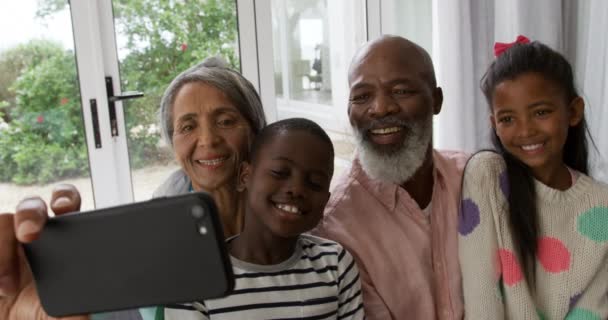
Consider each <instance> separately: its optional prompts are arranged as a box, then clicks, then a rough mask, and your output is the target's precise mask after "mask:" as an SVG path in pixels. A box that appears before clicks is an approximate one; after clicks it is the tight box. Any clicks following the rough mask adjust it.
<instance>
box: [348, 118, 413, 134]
mask: <svg viewBox="0 0 608 320" xmlns="http://www.w3.org/2000/svg"><path fill="white" fill-rule="evenodd" d="M412 122H414V121H413V120H411V121H406V120H402V119H399V118H397V117H394V116H388V117H384V118H381V119H372V120H371V121H369V122H368V123H366V124H365V125H363V126H361V127H359V128H358V131H359V133H361V134H362V135H368V134H369V131H370V130H372V129H376V128H381V127H388V126H395V127H403V128H405V129H406V130H408V131H411V130H412V129H413V126H414V125H413V124H412Z"/></svg>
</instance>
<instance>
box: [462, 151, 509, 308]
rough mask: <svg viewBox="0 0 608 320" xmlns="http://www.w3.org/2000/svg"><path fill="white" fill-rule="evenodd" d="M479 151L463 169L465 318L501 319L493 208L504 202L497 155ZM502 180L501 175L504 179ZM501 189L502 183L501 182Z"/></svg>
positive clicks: (499, 278) (500, 290) (496, 241)
mask: <svg viewBox="0 0 608 320" xmlns="http://www.w3.org/2000/svg"><path fill="white" fill-rule="evenodd" d="M498 157H499V156H498V155H496V154H493V153H488V152H484V153H480V154H477V155H475V156H473V158H471V160H470V161H469V163H468V164H467V166H466V168H465V173H464V181H463V185H462V202H461V208H460V214H459V226H458V233H459V241H458V246H459V248H458V251H459V258H460V268H461V272H462V288H463V297H464V310H465V318H466V319H475V320H478V319H504V305H503V300H502V299H503V298H502V294H503V293H502V292H503V290H502V278H501V277H500V274H501V270H500V264H499V263H498V261H499V256H498V252H499V250H498V249H499V245H498V234H497V232H496V222H495V218H494V214H495V213H494V210H495V208H496V207H497V203H496V202H497V201H498V203H500V204H501V205H502V204H503V203H504V201H503V200H504V199H505V198H504V195H502V194H501V193H502V192H503V191H502V188H501V183H500V181H501V180H500V174H501V171H503V170H501V169H500V167H501V166H500V164H501V163H502V162H500V158H498ZM503 179H504V178H503ZM503 188H505V184H504V182H503Z"/></svg>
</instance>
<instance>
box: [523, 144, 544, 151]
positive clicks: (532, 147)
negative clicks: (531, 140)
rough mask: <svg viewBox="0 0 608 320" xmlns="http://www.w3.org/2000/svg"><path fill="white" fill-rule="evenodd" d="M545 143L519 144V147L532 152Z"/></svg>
mask: <svg viewBox="0 0 608 320" xmlns="http://www.w3.org/2000/svg"><path fill="white" fill-rule="evenodd" d="M544 145H545V143H544V142H543V143H535V144H525V145H522V146H520V148H521V149H522V150H524V151H526V152H534V151H539V150H540V149H541V148H542V147H543V146H544Z"/></svg>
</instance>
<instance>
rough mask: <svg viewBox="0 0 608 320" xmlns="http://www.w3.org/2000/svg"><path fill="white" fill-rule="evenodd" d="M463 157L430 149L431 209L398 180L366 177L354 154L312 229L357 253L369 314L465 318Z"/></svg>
mask: <svg viewBox="0 0 608 320" xmlns="http://www.w3.org/2000/svg"><path fill="white" fill-rule="evenodd" d="M466 160H467V156H466V155H465V154H463V153H458V152H437V151H434V152H433V161H434V170H433V179H434V184H433V195H432V200H431V201H432V202H431V204H430V205H431V208H432V212H431V213H430V215H425V214H424V212H423V211H422V209H421V208H420V207H419V206H418V204H417V203H416V202H415V201H414V200H413V199H412V198H411V197H410V195H409V194H408V193H407V191H405V190H404V189H403V188H401V187H400V186H399V185H397V184H393V183H386V182H382V181H378V180H373V179H371V178H370V177H369V176H367V174H366V173H365V172H364V171H363V169H362V168H361V165H360V164H359V162H358V161H357V160H355V161H354V163H353V165H352V167H351V169H350V171H348V172H347V173H346V174H345V175H344V176H342V177H341V178H340V179H339V180H338V182H337V184H336V187H335V188H334V190H333V191H332V196H331V199H330V200H329V203H328V204H327V207H326V210H325V216H324V218H323V220H322V221H321V223H320V224H319V226H318V227H317V229H315V230H314V231H313V233H314V234H316V235H319V236H322V237H326V238H329V239H332V240H335V241H337V242H339V243H341V244H342V245H343V246H344V247H346V248H347V250H349V251H350V252H351V253H352V255H353V256H354V257H355V260H356V262H357V265H358V266H359V270H360V275H361V282H362V289H363V304H364V307H365V313H366V315H367V318H368V319H372V320H373V319H383V320H385V319H461V318H462V313H463V306H462V293H461V287H462V283H461V276H460V268H459V264H458V252H457V249H458V231H457V230H458V229H457V228H458V209H459V203H460V189H461V182H462V172H463V169H464V165H465V163H466Z"/></svg>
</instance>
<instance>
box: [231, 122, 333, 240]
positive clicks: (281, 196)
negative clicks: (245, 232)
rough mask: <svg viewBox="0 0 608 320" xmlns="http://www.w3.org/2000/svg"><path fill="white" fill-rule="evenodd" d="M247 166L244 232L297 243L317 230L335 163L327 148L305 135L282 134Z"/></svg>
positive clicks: (320, 141) (244, 179)
mask: <svg viewBox="0 0 608 320" xmlns="http://www.w3.org/2000/svg"><path fill="white" fill-rule="evenodd" d="M261 148H262V149H260V150H259V151H258V153H257V156H256V158H257V159H254V161H253V163H252V164H248V163H245V164H244V165H243V167H242V171H241V183H242V185H243V186H244V187H245V188H246V189H247V192H248V193H247V213H246V214H247V216H246V217H245V219H246V221H245V228H255V230H256V232H262V233H264V232H266V233H269V234H270V235H272V236H276V237H281V238H293V237H296V236H298V235H300V234H301V233H303V232H306V231H309V230H311V229H312V228H314V227H315V226H316V225H317V224H318V223H319V220H320V219H321V217H322V216H323V209H324V208H325V204H326V203H327V200H329V184H330V181H331V176H332V173H333V160H334V159H333V157H332V156H331V154H330V152H331V151H330V148H329V146H328V144H327V142H325V141H323V140H321V138H319V137H317V136H315V135H313V134H311V133H308V132H305V131H291V132H290V131H287V132H280V133H278V134H276V135H275V136H273V137H270V138H269V141H267V142H265V143H264V145H263V146H261Z"/></svg>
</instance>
